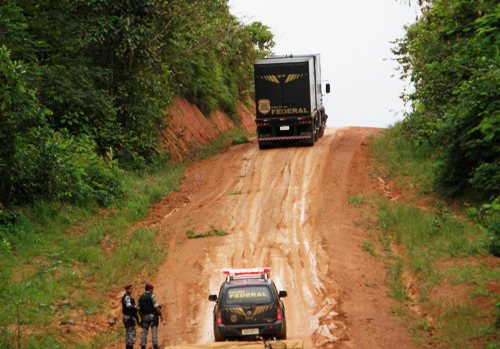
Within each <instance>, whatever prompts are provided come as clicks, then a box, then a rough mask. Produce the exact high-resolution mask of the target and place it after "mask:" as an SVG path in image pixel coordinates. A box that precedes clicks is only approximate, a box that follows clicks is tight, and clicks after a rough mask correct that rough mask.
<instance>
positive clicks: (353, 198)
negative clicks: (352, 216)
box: [347, 194, 365, 207]
mask: <svg viewBox="0 0 500 349" xmlns="http://www.w3.org/2000/svg"><path fill="white" fill-rule="evenodd" d="M364 203H365V197H364V196H363V194H356V195H349V197H348V198H347V204H348V205H352V206H356V207H357V206H360V205H362V204H364Z"/></svg>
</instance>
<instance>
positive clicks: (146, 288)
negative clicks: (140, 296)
mask: <svg viewBox="0 0 500 349" xmlns="http://www.w3.org/2000/svg"><path fill="white" fill-rule="evenodd" d="M144 289H145V290H146V291H149V290H152V289H153V285H151V284H146V285H145V286H144Z"/></svg>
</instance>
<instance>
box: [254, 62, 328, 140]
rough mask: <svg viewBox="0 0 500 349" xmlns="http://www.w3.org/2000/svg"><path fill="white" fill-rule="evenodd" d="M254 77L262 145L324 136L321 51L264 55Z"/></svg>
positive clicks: (258, 63)
mask: <svg viewBox="0 0 500 349" xmlns="http://www.w3.org/2000/svg"><path fill="white" fill-rule="evenodd" d="M254 78H255V106H256V120H255V121H256V124H257V139H258V142H259V147H260V148H261V149H262V148H268V147H270V146H272V145H274V144H277V143H282V142H289V141H295V142H299V143H303V144H307V145H314V143H315V142H316V141H317V140H318V139H319V138H321V137H322V136H323V133H324V130H325V127H326V120H327V118H328V116H327V114H326V112H325V108H324V106H323V93H322V84H321V66H320V55H319V54H312V55H300V56H275V57H269V58H264V59H261V60H259V61H257V62H256V63H255V64H254ZM329 92H330V85H329V84H327V85H326V93H329Z"/></svg>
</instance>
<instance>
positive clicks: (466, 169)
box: [394, 0, 500, 201]
mask: <svg viewBox="0 0 500 349" xmlns="http://www.w3.org/2000/svg"><path fill="white" fill-rule="evenodd" d="M425 3H426V6H425V7H424V8H423V13H422V16H421V18H420V19H419V20H418V21H417V22H416V23H415V24H413V25H411V26H409V27H408V28H407V33H406V37H405V38H404V39H402V40H400V41H399V42H398V45H397V47H396V48H395V50H394V52H395V53H396V54H397V55H398V56H399V62H400V64H401V65H402V67H403V77H407V76H411V81H412V82H413V85H414V87H415V89H414V91H413V92H411V93H410V94H409V95H408V96H406V98H408V99H409V100H410V101H411V102H412V105H413V110H412V112H411V113H410V114H409V115H408V116H407V117H406V119H405V121H404V129H405V132H406V133H407V134H408V135H410V136H411V137H412V139H414V140H415V141H416V142H419V143H422V144H427V145H428V146H429V147H430V149H432V157H433V158H434V159H435V160H436V161H435V166H434V169H435V174H436V176H435V179H436V181H435V187H436V188H437V189H438V190H439V191H441V192H442V193H445V194H447V195H463V194H464V193H474V195H477V196H479V197H480V198H481V199H482V200H485V201H489V200H492V199H494V198H495V197H497V196H498V195H499V194H500V184H499V183H500V163H499V159H500V147H499V144H500V132H499V130H500V89H499V88H498V86H499V85H500V55H499V47H498V38H499V35H498V33H499V32H498V27H499V25H500V17H499V16H498V11H499V9H500V4H499V3H498V1H494V0H474V1H470V0H452V1H445V0H429V1H425Z"/></svg>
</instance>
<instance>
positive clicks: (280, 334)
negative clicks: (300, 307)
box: [277, 320, 286, 340]
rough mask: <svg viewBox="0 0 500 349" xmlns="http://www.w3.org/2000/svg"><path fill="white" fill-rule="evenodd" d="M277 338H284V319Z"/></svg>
mask: <svg viewBox="0 0 500 349" xmlns="http://www.w3.org/2000/svg"><path fill="white" fill-rule="evenodd" d="M277 337H278V339H281V340H284V339H286V320H283V324H282V325H281V331H280V333H278V336H277Z"/></svg>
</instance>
